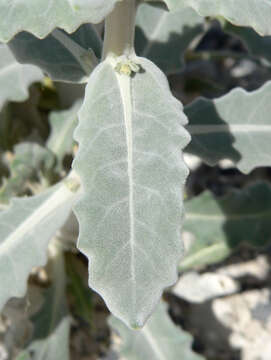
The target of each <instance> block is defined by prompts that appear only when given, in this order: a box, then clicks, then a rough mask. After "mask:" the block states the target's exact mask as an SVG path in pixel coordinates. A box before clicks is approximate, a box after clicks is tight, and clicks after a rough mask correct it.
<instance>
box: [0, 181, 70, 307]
mask: <svg viewBox="0 0 271 360" xmlns="http://www.w3.org/2000/svg"><path fill="white" fill-rule="evenodd" d="M70 181H71V180H70ZM69 184H70V183H68V185H67V184H66V182H64V183H60V184H58V185H55V186H53V187H52V188H50V189H48V190H47V191H45V192H44V193H42V194H40V195H36V196H32V197H29V198H17V199H16V198H14V199H13V200H12V201H11V204H10V206H9V207H8V208H7V209H6V210H4V211H2V212H0V264H1V265H0V283H1V292H0V309H1V308H2V307H3V305H4V304H5V303H6V301H7V300H8V299H9V298H11V297H22V296H23V295H24V294H25V292H26V282H27V278H28V275H29V273H30V271H31V270H32V268H33V267H35V266H42V265H44V264H45V262H46V259H47V246H48V243H49V241H50V240H51V238H52V236H53V235H54V234H55V233H56V231H57V230H58V229H59V228H60V227H61V226H62V225H63V224H64V222H65V221H66V219H67V217H68V216H69V214H70V211H71V206H72V204H73V201H74V198H75V193H74V192H73V191H71V190H70V188H69Z"/></svg>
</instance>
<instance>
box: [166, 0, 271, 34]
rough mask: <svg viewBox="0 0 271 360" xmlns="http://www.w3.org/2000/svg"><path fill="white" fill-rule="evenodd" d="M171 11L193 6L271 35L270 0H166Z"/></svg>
mask: <svg viewBox="0 0 271 360" xmlns="http://www.w3.org/2000/svg"><path fill="white" fill-rule="evenodd" d="M164 1H165V3H166V4H167V5H168V7H169V9H170V10H171V11H178V10H181V9H183V8H186V7H191V8H192V9H194V10H195V11H197V12H198V13H199V14H200V15H201V16H212V17H214V16H222V17H224V18H225V19H227V20H228V21H229V22H231V23H232V24H234V25H238V26H251V27H252V28H253V29H254V30H255V31H257V32H258V33H259V34H260V35H271V23H270V17H271V1H270V0H227V1H225V0H164Z"/></svg>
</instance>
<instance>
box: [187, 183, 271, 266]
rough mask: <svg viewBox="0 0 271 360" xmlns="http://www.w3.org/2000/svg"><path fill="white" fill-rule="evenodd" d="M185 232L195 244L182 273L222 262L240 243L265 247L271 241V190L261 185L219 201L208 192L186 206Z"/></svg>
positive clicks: (236, 192) (237, 192) (232, 193)
mask: <svg viewBox="0 0 271 360" xmlns="http://www.w3.org/2000/svg"><path fill="white" fill-rule="evenodd" d="M185 209H186V212H185V213H186V215H185V217H186V219H185V221H184V230H186V231H189V232H190V233H192V234H193V235H194V236H195V241H194V242H193V243H192V246H191V247H190V249H189V250H188V253H187V254H186V255H185V257H184V258H183V260H182V262H181V264H180V270H186V269H189V268H192V267H194V266H200V265H205V264H212V263H215V262H218V261H221V260H223V259H224V258H225V257H226V256H227V255H229V254H230V253H231V252H232V251H233V250H234V249H236V248H237V246H238V245H239V244H241V243H247V244H249V245H252V246H256V247H263V246H265V245H267V244H268V243H270V239H271V228H270V221H271V187H270V186H269V185H268V184H265V183H258V184H255V185H253V186H249V187H247V188H244V189H243V190H238V191H237V190H235V191H232V192H231V193H230V194H228V195H226V196H224V197H220V198H216V197H214V195H213V194H212V193H210V192H208V191H206V192H204V193H203V194H201V195H199V196H197V197H195V198H193V199H191V200H189V201H187V202H186V203H185Z"/></svg>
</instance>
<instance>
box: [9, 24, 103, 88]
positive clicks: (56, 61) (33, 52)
mask: <svg viewBox="0 0 271 360" xmlns="http://www.w3.org/2000/svg"><path fill="white" fill-rule="evenodd" d="M8 46H9V48H10V49H11V51H12V52H13V54H14V56H15V57H16V58H17V60H18V61H19V62H20V63H22V64H33V65H37V66H38V67H40V68H41V69H42V70H43V71H44V72H46V73H47V74H48V75H49V76H50V77H51V78H52V79H53V80H57V81H65V82H75V83H78V82H85V81H86V79H87V78H88V76H89V74H90V73H91V71H92V70H93V69H94V67H95V66H96V65H97V64H98V58H99V57H100V56H101V38H100V36H99V34H98V33H97V31H96V30H95V28H94V26H93V25H90V24H85V25H82V26H81V27H80V28H79V29H78V30H77V31H76V32H74V33H73V34H68V33H66V32H65V31H63V30H60V29H55V30H54V31H53V32H52V33H50V34H49V35H48V36H47V37H46V38H45V39H38V38H36V37H35V36H34V35H32V34H30V33H27V32H21V33H19V34H17V35H16V36H15V37H14V38H13V39H12V40H11V41H10V42H9V43H8ZM52 49H53V51H52Z"/></svg>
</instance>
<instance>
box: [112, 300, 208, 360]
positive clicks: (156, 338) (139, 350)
mask: <svg viewBox="0 0 271 360" xmlns="http://www.w3.org/2000/svg"><path fill="white" fill-rule="evenodd" d="M109 324H110V326H111V327H112V328H113V329H114V330H115V331H117V333H118V334H119V335H120V337H121V338H122V346H121V349H120V354H121V356H122V358H123V359H125V360H146V359H150V360H177V359H181V360H204V358H203V357H202V356H200V355H198V354H196V353H195V352H193V351H192V349H191V345H192V337H191V335H190V334H189V333H187V332H185V331H183V330H182V329H181V328H180V327H179V326H178V327H177V326H176V325H174V323H173V322H172V320H171V319H170V317H169V315H168V313H167V307H166V305H165V304H164V303H162V302H161V303H159V304H158V306H157V308H156V310H155V312H154V313H153V314H152V316H151V318H150V319H149V321H148V322H147V324H146V325H145V326H144V328H143V329H141V330H131V329H129V328H127V327H126V326H125V325H124V324H123V323H122V322H121V321H120V320H118V319H117V318H115V317H113V316H111V317H110V319H109Z"/></svg>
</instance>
